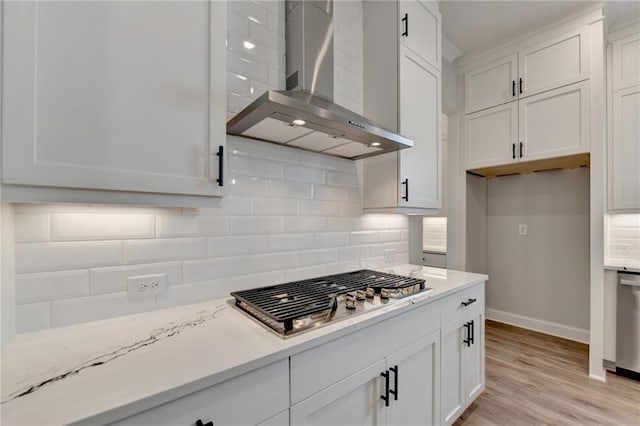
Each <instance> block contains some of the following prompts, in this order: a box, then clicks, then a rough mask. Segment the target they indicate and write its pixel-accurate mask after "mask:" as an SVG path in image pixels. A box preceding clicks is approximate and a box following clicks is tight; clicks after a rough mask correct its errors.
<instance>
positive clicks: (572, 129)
mask: <svg viewBox="0 0 640 426" xmlns="http://www.w3.org/2000/svg"><path fill="white" fill-rule="evenodd" d="M519 104H520V105H519V113H518V117H519V124H518V129H519V140H518V149H517V151H518V153H517V157H518V158H519V159H520V161H531V160H540V159H543V158H550V157H561V156H565V155H572V154H578V153H582V152H589V141H590V138H589V83H588V82H582V83H579V84H574V85H571V86H567V87H562V88H560V89H555V90H552V91H549V92H545V93H540V94H538V95H535V96H530V97H527V98H524V99H522V100H520V102H519ZM520 143H522V148H520Z"/></svg>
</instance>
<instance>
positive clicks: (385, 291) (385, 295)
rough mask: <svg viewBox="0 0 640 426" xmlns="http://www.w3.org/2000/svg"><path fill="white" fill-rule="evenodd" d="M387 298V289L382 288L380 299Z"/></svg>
mask: <svg viewBox="0 0 640 426" xmlns="http://www.w3.org/2000/svg"><path fill="white" fill-rule="evenodd" d="M388 298H389V290H388V289H386V288H383V289H381V290H380V299H388Z"/></svg>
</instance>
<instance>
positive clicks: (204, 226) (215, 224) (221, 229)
mask: <svg viewBox="0 0 640 426" xmlns="http://www.w3.org/2000/svg"><path fill="white" fill-rule="evenodd" d="M196 219H197V222H198V233H199V234H200V235H212V236H214V235H227V234H229V229H230V227H229V218H228V217H227V216H213V215H205V216H198V217H197V218H196Z"/></svg>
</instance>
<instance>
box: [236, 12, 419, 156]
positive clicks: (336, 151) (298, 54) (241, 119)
mask: <svg viewBox="0 0 640 426" xmlns="http://www.w3.org/2000/svg"><path fill="white" fill-rule="evenodd" d="M286 10H287V18H286V51H287V65H286V68H287V72H286V75H287V76H288V77H287V90H286V91H285V90H269V91H267V92H265V93H264V94H263V95H262V96H260V97H259V98H258V99H256V100H255V101H254V102H253V103H251V104H250V105H249V106H248V107H246V108H245V109H244V110H242V111H241V112H239V113H238V114H237V115H236V116H235V117H233V118H232V119H231V120H229V122H227V133H228V134H231V135H238V136H246V137H250V138H254V139H261V140H265V141H268V142H273V143H278V144H283V145H288V146H292V147H296V148H301V149H305V150H308V151H315V152H322V153H325V154H330V155H335V156H338V157H345V158H350V159H358V158H365V157H370V156H373V155H379V154H384V153H387V152H391V151H397V150H399V149H403V148H409V147H412V146H413V141H412V140H410V139H407V138H405V137H404V136H401V135H399V134H397V133H395V132H392V131H390V130H388V129H385V128H384V127H382V126H380V125H377V124H375V123H373V122H371V121H370V120H367V119H366V118H365V117H362V116H361V115H359V114H356V113H354V112H352V111H349V110H348V109H346V108H343V107H341V106H339V105H337V104H335V103H333V3H332V1H330V0H329V1H292V0H287V2H286Z"/></svg>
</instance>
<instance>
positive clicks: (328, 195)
mask: <svg viewBox="0 0 640 426" xmlns="http://www.w3.org/2000/svg"><path fill="white" fill-rule="evenodd" d="M313 198H315V199H316V200H329V201H346V200H348V199H349V190H348V188H343V187H339V186H325V185H315V186H314V187H313Z"/></svg>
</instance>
